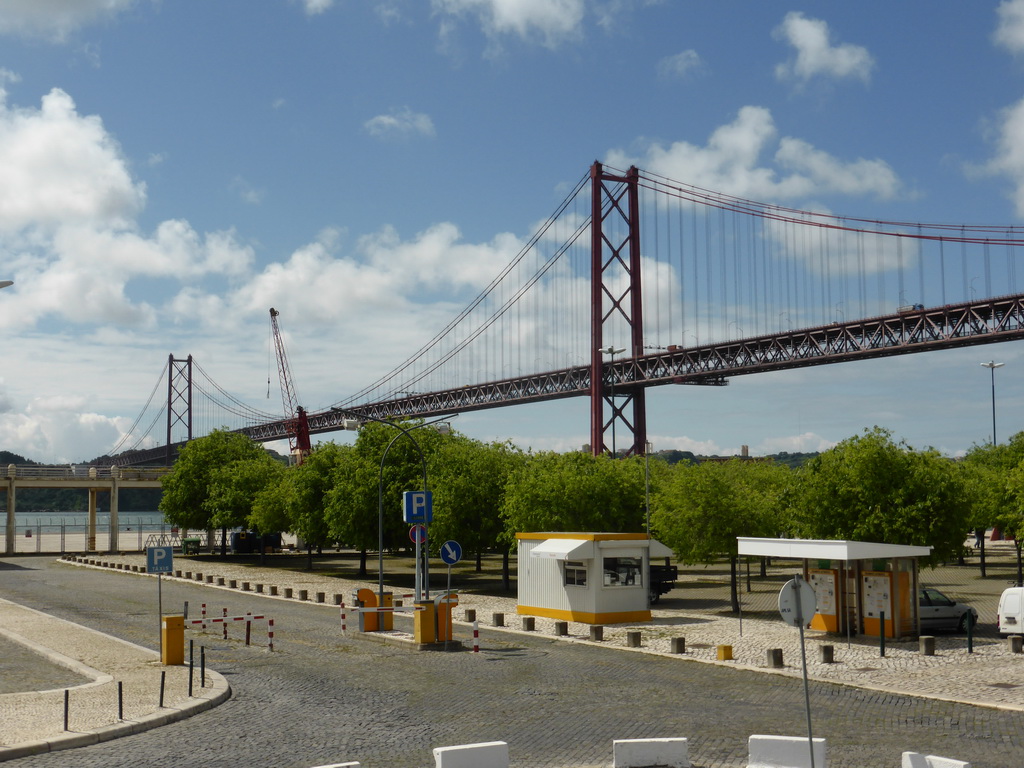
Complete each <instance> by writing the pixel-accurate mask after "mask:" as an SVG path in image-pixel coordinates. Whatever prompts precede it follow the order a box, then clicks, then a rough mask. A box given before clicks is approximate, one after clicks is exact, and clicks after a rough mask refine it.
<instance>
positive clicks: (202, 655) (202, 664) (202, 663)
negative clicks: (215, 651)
mask: <svg viewBox="0 0 1024 768" xmlns="http://www.w3.org/2000/svg"><path fill="white" fill-rule="evenodd" d="M199 687H200V688H205V687H206V646H205V645H201V646H199Z"/></svg>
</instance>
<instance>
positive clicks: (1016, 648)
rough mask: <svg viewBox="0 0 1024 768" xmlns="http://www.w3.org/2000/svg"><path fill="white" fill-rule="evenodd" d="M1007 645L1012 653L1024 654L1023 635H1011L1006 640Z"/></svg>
mask: <svg viewBox="0 0 1024 768" xmlns="http://www.w3.org/2000/svg"><path fill="white" fill-rule="evenodd" d="M1006 641H1007V645H1008V646H1009V648H1010V653H1021V652H1024V636H1022V635H1010V636H1009V637H1008V638H1006Z"/></svg>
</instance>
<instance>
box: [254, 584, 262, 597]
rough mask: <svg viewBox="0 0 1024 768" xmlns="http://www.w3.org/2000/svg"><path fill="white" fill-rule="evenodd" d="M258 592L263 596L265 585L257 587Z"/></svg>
mask: <svg viewBox="0 0 1024 768" xmlns="http://www.w3.org/2000/svg"><path fill="white" fill-rule="evenodd" d="M256 592H257V593H259V594H261V595H262V594H263V585H262V584H257V585H256Z"/></svg>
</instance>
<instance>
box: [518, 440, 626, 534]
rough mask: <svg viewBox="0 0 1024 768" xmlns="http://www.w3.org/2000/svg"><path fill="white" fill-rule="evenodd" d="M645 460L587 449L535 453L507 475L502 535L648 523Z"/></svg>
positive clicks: (620, 528) (620, 527) (609, 528)
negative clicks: (645, 516)
mask: <svg viewBox="0 0 1024 768" xmlns="http://www.w3.org/2000/svg"><path fill="white" fill-rule="evenodd" d="M644 509H645V506H644V466H643V459H641V458H631V459H613V458H611V457H610V456H607V455H601V456H593V455H591V454H589V453H583V452H573V453H549V452H545V453H538V454H532V455H530V456H528V457H527V458H526V460H525V461H524V462H523V463H522V464H521V465H520V466H518V467H516V468H515V469H514V470H513V472H512V473H511V474H510V475H509V480H508V483H507V485H506V488H505V495H504V500H503V502H502V508H501V516H502V519H503V520H504V521H505V532H504V534H503V538H504V539H505V541H506V542H507V543H508V545H509V547H510V548H511V547H512V546H514V544H515V534H516V533H517V532H527V531H614V532H622V533H628V532H638V531H642V530H643V524H644Z"/></svg>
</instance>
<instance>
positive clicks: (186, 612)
mask: <svg viewBox="0 0 1024 768" xmlns="http://www.w3.org/2000/svg"><path fill="white" fill-rule="evenodd" d="M182 613H183V614H184V615H185V621H188V600H186V601H185V610H184V611H182Z"/></svg>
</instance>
